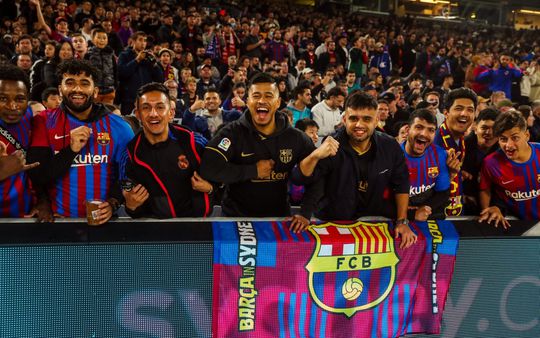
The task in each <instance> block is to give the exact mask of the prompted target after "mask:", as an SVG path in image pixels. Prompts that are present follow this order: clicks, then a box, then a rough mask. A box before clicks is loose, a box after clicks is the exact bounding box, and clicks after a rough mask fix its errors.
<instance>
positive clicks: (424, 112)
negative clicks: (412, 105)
mask: <svg viewBox="0 0 540 338" xmlns="http://www.w3.org/2000/svg"><path fill="white" fill-rule="evenodd" d="M415 118H419V119H421V120H425V121H426V122H427V123H429V124H433V125H435V127H437V119H436V118H435V116H434V115H433V114H432V113H431V110H429V109H427V108H421V109H416V110H415V111H413V112H412V113H411V115H410V116H409V125H412V124H413V123H414V119H415Z"/></svg>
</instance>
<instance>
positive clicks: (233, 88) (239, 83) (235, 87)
mask: <svg viewBox="0 0 540 338" xmlns="http://www.w3.org/2000/svg"><path fill="white" fill-rule="evenodd" d="M238 88H244V89H246V84H245V83H244V82H237V83H235V84H234V85H233V87H232V90H233V91H234V90H236V89H238Z"/></svg>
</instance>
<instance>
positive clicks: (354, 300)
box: [306, 222, 399, 317]
mask: <svg viewBox="0 0 540 338" xmlns="http://www.w3.org/2000/svg"><path fill="white" fill-rule="evenodd" d="M309 231H310V232H311V233H312V234H313V236H314V237H315V239H316V241H317V242H316V246H315V250H314V252H313V255H312V257H311V259H310V261H309V263H308V264H307V265H306V269H307V270H308V272H309V277H308V281H309V291H310V294H311V298H312V299H313V301H314V302H315V303H316V304H317V305H318V306H320V307H321V308H322V309H324V310H326V311H328V312H333V313H343V314H345V315H346V316H347V317H352V316H353V315H354V314H355V313H356V312H358V311H362V310H367V309H371V308H373V307H375V306H377V305H378V304H380V303H381V302H382V301H384V300H385V299H386V297H387V296H388V294H389V293H390V291H391V290H392V287H393V286H394V282H395V279H396V266H397V264H398V262H399V258H398V256H397V255H396V253H395V250H394V240H393V238H392V236H391V235H390V233H389V231H388V224H387V223H369V224H368V223H364V222H356V223H354V224H349V225H340V224H334V223H324V224H319V225H314V226H312V227H311V228H310V229H309Z"/></svg>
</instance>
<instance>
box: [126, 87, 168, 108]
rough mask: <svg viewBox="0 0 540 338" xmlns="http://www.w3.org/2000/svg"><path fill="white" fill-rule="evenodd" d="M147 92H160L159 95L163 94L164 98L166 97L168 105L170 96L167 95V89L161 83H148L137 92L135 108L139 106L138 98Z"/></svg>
mask: <svg viewBox="0 0 540 338" xmlns="http://www.w3.org/2000/svg"><path fill="white" fill-rule="evenodd" d="M149 92H160V93H163V94H165V96H166V97H167V101H169V102H168V103H169V104H170V101H171V95H170V94H169V89H168V88H167V87H165V85H164V84H163V83H159V82H150V83H147V84H145V85H144V86H141V87H140V88H139V89H138V90H137V98H136V99H135V105H136V106H137V107H138V106H139V100H140V98H141V97H142V96H143V95H144V94H146V93H149Z"/></svg>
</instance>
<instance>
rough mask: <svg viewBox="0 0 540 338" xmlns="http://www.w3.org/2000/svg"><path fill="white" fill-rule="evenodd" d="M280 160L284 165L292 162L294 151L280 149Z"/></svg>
mask: <svg viewBox="0 0 540 338" xmlns="http://www.w3.org/2000/svg"><path fill="white" fill-rule="evenodd" d="M279 160H280V161H281V162H282V163H285V164H286V163H289V162H291V160H292V149H280V150H279Z"/></svg>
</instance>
